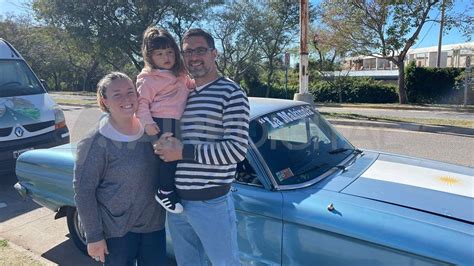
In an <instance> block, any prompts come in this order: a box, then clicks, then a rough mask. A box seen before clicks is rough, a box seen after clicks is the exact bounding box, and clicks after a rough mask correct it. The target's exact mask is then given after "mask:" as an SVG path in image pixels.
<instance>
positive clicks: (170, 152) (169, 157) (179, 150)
mask: <svg viewBox="0 0 474 266" xmlns="http://www.w3.org/2000/svg"><path fill="white" fill-rule="evenodd" d="M249 111H250V109H249V103H248V99H247V96H246V95H245V93H244V91H242V90H241V89H238V90H235V91H234V92H233V93H232V94H231V95H230V98H229V99H228V100H227V101H226V104H225V106H224V110H223V127H224V137H223V140H221V141H218V142H214V143H203V144H184V145H183V144H181V142H179V140H177V139H175V138H169V137H168V136H166V135H165V136H162V138H160V141H159V142H157V143H156V144H155V153H156V154H158V155H160V157H161V158H162V159H163V160H165V161H174V160H180V159H185V160H193V161H196V162H199V163H201V164H212V165H227V164H235V163H238V162H240V161H242V160H244V159H245V155H246V154H247V147H248V130H249Z"/></svg>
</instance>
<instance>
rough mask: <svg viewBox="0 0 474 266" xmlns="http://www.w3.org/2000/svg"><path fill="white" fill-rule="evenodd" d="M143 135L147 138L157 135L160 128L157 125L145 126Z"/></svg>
mask: <svg viewBox="0 0 474 266" xmlns="http://www.w3.org/2000/svg"><path fill="white" fill-rule="evenodd" d="M145 133H146V134H147V135H148V136H154V135H158V133H160V128H159V127H158V125H157V124H147V125H145Z"/></svg>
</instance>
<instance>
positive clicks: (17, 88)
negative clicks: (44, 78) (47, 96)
mask: <svg viewBox="0 0 474 266" xmlns="http://www.w3.org/2000/svg"><path fill="white" fill-rule="evenodd" d="M41 93H45V91H44V89H43V87H42V86H41V85H40V83H39V81H38V79H37V78H36V77H35V75H34V74H33V72H32V71H31V70H30V68H29V67H28V66H27V65H26V63H25V62H23V61H20V60H0V97H12V96H22V95H32V94H41Z"/></svg>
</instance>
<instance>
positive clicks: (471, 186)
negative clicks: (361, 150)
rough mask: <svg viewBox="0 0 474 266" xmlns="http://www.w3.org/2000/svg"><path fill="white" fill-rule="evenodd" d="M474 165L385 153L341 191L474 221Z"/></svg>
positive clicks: (470, 221)
mask: <svg viewBox="0 0 474 266" xmlns="http://www.w3.org/2000/svg"><path fill="white" fill-rule="evenodd" d="M473 173H474V169H472V168H469V167H463V166H458V165H452V164H447V163H442V162H436V161H430V160H425V159H418V158H411V157H405V156H397V155H391V154H381V155H380V156H379V157H378V159H377V160H376V161H375V162H374V163H373V164H372V165H371V166H370V167H369V168H367V170H365V171H364V172H363V173H362V174H361V175H360V177H359V178H357V179H356V180H355V181H354V182H352V183H351V184H350V185H349V186H347V187H346V188H344V189H343V190H342V191H341V192H342V193H345V194H349V195H354V196H359V197H364V198H368V199H373V200H377V201H381V202H386V203H391V204H396V205H399V206H404V207H408V208H412V209H416V210H421V211H425V212H429V213H433V214H437V215H441V216H445V217H449V218H453V219H457V220H462V221H465V222H469V223H473V222H474V178H473Z"/></svg>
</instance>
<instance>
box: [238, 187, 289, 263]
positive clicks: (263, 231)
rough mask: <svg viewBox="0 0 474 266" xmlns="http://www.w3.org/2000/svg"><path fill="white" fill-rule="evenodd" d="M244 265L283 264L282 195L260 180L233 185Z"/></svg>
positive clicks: (241, 257)
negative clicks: (266, 186)
mask: <svg viewBox="0 0 474 266" xmlns="http://www.w3.org/2000/svg"><path fill="white" fill-rule="evenodd" d="M231 191H232V195H233V198H234V203H235V209H236V214H237V231H238V232H237V238H238V242H239V250H240V259H241V262H242V264H243V265H281V255H282V254H281V241H282V235H281V234H282V229H283V227H282V195H281V193H280V192H277V191H270V190H268V189H266V188H265V187H264V186H263V185H262V184H261V183H260V182H258V180H255V179H254V180H253V182H252V181H251V180H243V179H240V180H239V179H237V180H236V181H235V182H234V183H233V184H232V188H231Z"/></svg>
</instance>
